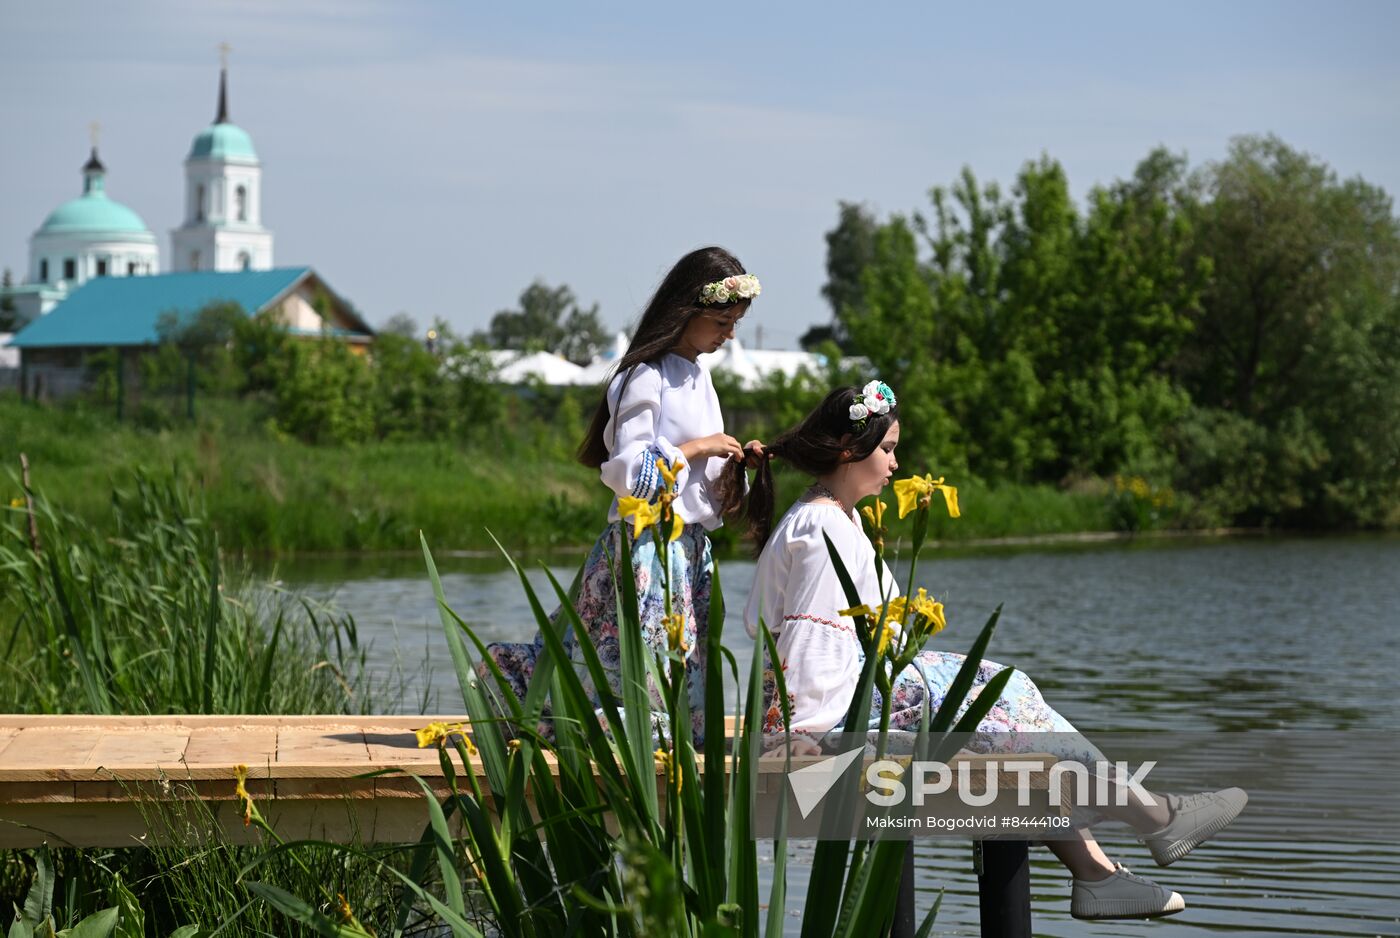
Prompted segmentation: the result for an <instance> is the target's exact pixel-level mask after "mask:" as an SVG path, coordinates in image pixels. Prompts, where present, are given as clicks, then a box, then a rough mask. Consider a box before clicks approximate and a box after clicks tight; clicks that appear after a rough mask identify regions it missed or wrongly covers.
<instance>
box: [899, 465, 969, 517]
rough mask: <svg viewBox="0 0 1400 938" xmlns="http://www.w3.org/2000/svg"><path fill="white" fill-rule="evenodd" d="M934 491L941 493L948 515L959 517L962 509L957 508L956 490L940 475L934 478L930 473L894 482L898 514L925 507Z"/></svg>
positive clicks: (905, 513)
mask: <svg viewBox="0 0 1400 938" xmlns="http://www.w3.org/2000/svg"><path fill="white" fill-rule="evenodd" d="M934 492H942V493H943V501H944V502H945V503H946V504H947V506H948V517H950V518H957V517H961V515H962V511H961V510H960V509H959V508H958V490H957V489H956V488H954V487H953V486H951V485H947V484H945V483H944V481H943V477H942V476H939V477H938V478H937V479H935V478H934V477H933V475H932V474H929V475H925V476H910V477H909V478H907V479H900V480H899V481H897V482H895V484H894V496H895V498H896V499H898V501H899V516H900V517H901V518H903V517H904V516H905V515H907V514H909V513H910V512H911V511H913V510H914V509H916V508H927V507H928V506H929V503H930V502H931V501H932V500H933V493H934Z"/></svg>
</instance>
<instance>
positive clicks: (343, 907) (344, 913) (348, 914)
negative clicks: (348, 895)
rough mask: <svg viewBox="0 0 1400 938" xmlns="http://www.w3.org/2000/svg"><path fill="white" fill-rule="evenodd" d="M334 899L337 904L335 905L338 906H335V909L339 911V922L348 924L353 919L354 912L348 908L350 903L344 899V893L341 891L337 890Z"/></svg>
mask: <svg viewBox="0 0 1400 938" xmlns="http://www.w3.org/2000/svg"><path fill="white" fill-rule="evenodd" d="M335 901H336V905H337V907H338V908H337V911H338V912H339V913H340V921H341V923H342V924H345V925H348V924H350V923H351V922H353V921H355V913H354V911H352V910H351V908H350V903H349V902H347V901H346V900H345V893H343V892H338V893H336V894H335Z"/></svg>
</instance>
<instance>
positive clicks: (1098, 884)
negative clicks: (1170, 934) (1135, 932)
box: [1069, 863, 1186, 919]
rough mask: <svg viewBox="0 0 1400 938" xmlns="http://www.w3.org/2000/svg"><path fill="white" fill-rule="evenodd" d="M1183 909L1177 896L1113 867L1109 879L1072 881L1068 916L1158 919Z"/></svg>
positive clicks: (1179, 897) (1183, 902)
mask: <svg viewBox="0 0 1400 938" xmlns="http://www.w3.org/2000/svg"><path fill="white" fill-rule="evenodd" d="M1184 908H1186V900H1185V899H1183V898H1181V894H1180V893H1175V892H1172V891H1171V890H1170V889H1167V888H1166V887H1164V886H1159V885H1157V884H1156V883H1154V882H1153V881H1152V880H1150V879H1143V878H1142V877H1141V876H1135V875H1133V874H1132V873H1130V872H1128V869H1127V868H1126V867H1125V866H1123V864H1121V863H1118V864H1115V866H1114V870H1113V873H1112V875H1110V876H1107V877H1105V878H1104V879H1100V880H1093V881H1087V880H1082V879H1076V880H1074V889H1073V891H1072V892H1071V893H1070V900H1069V914H1070V915H1073V916H1074V917H1075V918H1088V919H1100V918H1159V917H1161V916H1163V915H1173V914H1175V913H1177V912H1180V911H1181V910H1182V909H1184Z"/></svg>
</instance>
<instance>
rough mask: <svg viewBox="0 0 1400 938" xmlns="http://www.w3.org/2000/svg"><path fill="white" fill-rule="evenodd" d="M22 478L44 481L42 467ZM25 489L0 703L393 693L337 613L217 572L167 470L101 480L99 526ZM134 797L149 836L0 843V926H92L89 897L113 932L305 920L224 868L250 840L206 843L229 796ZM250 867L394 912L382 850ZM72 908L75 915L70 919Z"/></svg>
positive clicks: (250, 850) (7, 583)
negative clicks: (377, 858) (121, 842)
mask: <svg viewBox="0 0 1400 938" xmlns="http://www.w3.org/2000/svg"><path fill="white" fill-rule="evenodd" d="M34 481H35V488H36V489H40V488H42V485H41V483H42V474H41V473H39V472H37V471H36V478H35V480H34ZM11 484H12V485H13V486H14V487H15V488H17V489H18V488H20V480H19V479H12V480H11ZM27 494H28V495H30V497H32V502H33V508H32V512H31V509H30V506H29V504H27V503H26V499H25V498H23V497H21V498H18V499H16V500H17V501H18V502H19V504H17V505H11V504H8V503H6V504H4V505H0V652H3V654H0V712H11V713H104V714H159V713H240V714H266V713H288V714H299V713H364V712H370V711H371V710H373V709H380V710H383V709H386V708H392V707H394V706H395V704H396V703H397V701H398V700H399V699H400V695H399V693H398V692H399V690H400V687H398V686H396V685H395V683H392V682H387V681H386V682H383V683H372V682H371V681H370V680H369V679H368V678H367V677H366V673H367V672H366V669H365V661H366V649H365V647H364V646H363V645H361V644H360V641H359V637H358V633H357V630H356V627H355V621H354V619H353V617H351V616H348V615H342V614H337V613H335V612H334V611H332V610H330V609H327V608H324V607H321V606H318V605H315V604H312V603H310V602H307V601H305V600H301V599H298V598H297V597H295V596H292V595H289V594H287V593H285V592H283V591H281V590H279V589H278V588H276V587H275V586H273V585H269V584H262V583H258V582H257V581H255V580H253V579H252V578H251V577H250V576H249V575H248V574H247V573H246V571H243V570H241V569H234V570H232V571H231V570H230V569H229V567H228V565H227V564H226V562H225V558H224V557H223V556H222V555H221V552H220V551H219V547H218V539H217V537H216V535H215V533H214V531H213V529H212V528H211V527H210V526H209V524H208V522H207V520H206V515H205V512H204V510H203V506H202V504H201V503H200V500H199V499H198V498H197V497H196V496H195V495H194V494H192V493H191V491H190V490H189V488H188V487H187V486H186V485H185V484H184V483H183V482H182V481H180V480H179V479H177V478H175V477H165V478H162V479H156V478H151V477H148V476H145V475H141V474H138V475H137V476H136V477H135V479H134V480H133V481H132V483H131V484H130V485H127V486H125V487H120V488H118V489H117V490H115V491H113V492H111V494H110V496H109V510H108V512H107V513H106V516H105V518H104V519H103V521H104V523H103V525H102V527H101V528H94V527H93V526H92V525H91V524H89V523H88V522H87V521H85V520H83V519H80V518H77V517H75V516H73V515H71V514H69V513H67V512H65V511H62V510H60V509H58V508H57V507H56V506H54V505H52V504H51V503H50V502H49V501H48V500H47V499H45V498H44V497H43V495H42V492H40V491H36V492H32V493H27ZM31 517H32V520H33V532H34V534H33V536H32V535H31V527H30V522H31ZM36 544H37V549H36ZM171 784H172V789H171V794H172V795H174V794H178V789H179V787H180V784H181V783H180V782H179V781H178V780H172V783H171ZM139 803H140V804H141V806H142V809H143V811H144V813H145V814H146V816H147V820H148V822H149V824H150V828H151V830H152V831H153V832H156V834H155V836H153V838H152V841H153V844H155V845H153V846H151V847H143V848H132V849H120V850H75V849H54V850H52V851H48V852H45V851H10V852H6V853H3V854H0V910H3V911H0V927H4V928H8V929H11V930H10V931H9V933H10V934H16V935H26V934H28V933H29V932H32V933H33V934H36V935H45V934H47V932H46V931H45V930H44V928H45V925H44V922H45V921H46V920H49V919H51V920H52V921H53V928H54V929H58V930H61V929H63V928H64V927H65V926H67V927H73V928H74V929H75V931H74V932H73V935H74V936H75V938H76V936H79V935H88V934H98V933H99V932H93V931H91V929H97V928H100V927H104V923H105V922H107V921H108V920H109V919H111V918H112V917H111V916H109V915H105V914H104V915H102V916H99V913H106V911H107V910H109V909H117V910H118V915H117V916H116V918H115V923H114V924H113V926H112V928H113V929H114V930H113V931H112V932H111V934H113V935H115V936H118V938H124V936H138V935H143V934H152V935H157V934H159V935H164V934H168V933H170V932H172V931H174V930H175V929H177V928H180V927H183V926H185V925H190V924H198V925H200V926H202V927H204V928H205V929H206V930H205V931H203V932H200V934H210V933H212V932H213V931H214V930H215V929H221V930H220V931H219V934H221V935H224V936H254V935H269V934H277V935H293V934H295V935H301V934H315V932H314V930H312V929H308V928H302V927H300V926H291V927H289V926H288V924H287V923H286V922H285V921H284V920H283V918H282V916H281V915H280V914H279V913H278V912H277V911H276V910H275V909H273V908H271V907H269V906H268V905H267V903H265V902H263V901H262V900H261V899H260V898H258V897H257V896H256V895H255V894H254V893H253V892H251V891H250V890H249V889H248V887H247V886H246V885H245V884H244V883H242V882H241V881H240V880H239V877H238V873H239V870H240V869H242V867H243V866H244V865H246V864H247V863H248V862H250V861H251V860H252V859H253V858H254V857H256V856H262V855H263V853H264V851H263V850H262V849H261V848H259V847H256V846H233V845H229V844H226V843H223V842H222V838H221V836H220V834H219V830H220V828H219V825H218V824H217V823H215V817H214V813H215V812H217V811H218V810H230V809H229V808H228V807H227V805H224V806H223V807H222V808H221V807H220V806H219V805H217V804H216V805H214V806H212V807H210V806H206V805H204V804H203V803H201V802H199V801H198V800H197V799H181V798H177V797H163V798H160V799H158V800H156V799H150V798H142V799H141V800H140V801H139ZM0 823H2V822H0ZM162 843H164V844H200V845H201V846H198V847H193V846H190V847H187V846H162V845H160V844H162ZM266 879H267V880H268V882H270V883H272V884H274V885H275V886H276V887H278V888H281V889H284V890H289V891H293V892H304V891H309V890H311V889H313V888H316V887H317V886H320V885H326V884H329V885H330V886H331V887H333V888H334V889H336V891H338V892H343V893H345V894H348V895H355V896H357V897H358V899H359V901H360V902H361V903H362V905H363V906H364V907H365V908H366V909H367V910H368V911H367V913H366V914H367V916H369V918H370V919H371V920H375V921H379V920H381V919H382V920H384V921H390V920H392V919H393V918H395V917H396V916H397V915H398V910H399V905H400V891H399V890H396V889H395V888H394V887H393V885H392V883H390V882H387V881H385V880H384V879H383V878H382V877H381V876H380V864H378V863H365V862H362V861H359V860H358V859H356V858H355V857H354V856H352V855H348V854H346V853H344V852H341V851H337V850H329V849H323V850H307V851H303V852H301V853H300V854H299V855H298V856H297V857H296V858H295V860H293V858H291V857H285V858H274V859H272V860H269V861H268V863H267V871H266ZM46 883H47V886H45V884H46ZM36 886H37V887H39V893H38V895H39V898H37V899H36V900H35V903H34V904H30V903H29V901H28V900H29V896H30V895H31V894H34V890H35V888H36ZM45 896H46V897H47V899H45V898H44V897H45ZM13 907H18V908H19V909H20V910H21V912H20V914H19V915H16V916H15V917H14V919H13V921H12V920H11V910H12V908H13ZM26 908H28V910H29V912H30V913H32V914H28V913H26V912H25V909H26ZM95 916H97V917H95ZM375 916H378V918H375ZM86 919H92V920H93V921H92V923H91V924H88V925H87V928H88V929H89V931H81V932H80V931H77V930H76V929H78V928H79V927H80V926H81V924H82V922H83V921H85V920H86ZM15 922H18V923H19V924H15ZM16 928H17V929H19V930H18V931H14V930H13V929H16ZM25 929H28V930H29V931H26V930H25ZM100 934H105V933H100ZM188 934H190V933H185V935H186V936H187V935H188ZM182 938H183V936H182Z"/></svg>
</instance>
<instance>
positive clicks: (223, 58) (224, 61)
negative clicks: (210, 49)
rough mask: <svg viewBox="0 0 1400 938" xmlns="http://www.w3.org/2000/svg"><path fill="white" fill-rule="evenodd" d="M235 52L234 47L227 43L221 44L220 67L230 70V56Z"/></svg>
mask: <svg viewBox="0 0 1400 938" xmlns="http://www.w3.org/2000/svg"><path fill="white" fill-rule="evenodd" d="M232 51H233V46H231V45H229V44H228V43H226V42H221V43H219V67H220V68H228V54H229V53H230V52H232Z"/></svg>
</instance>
